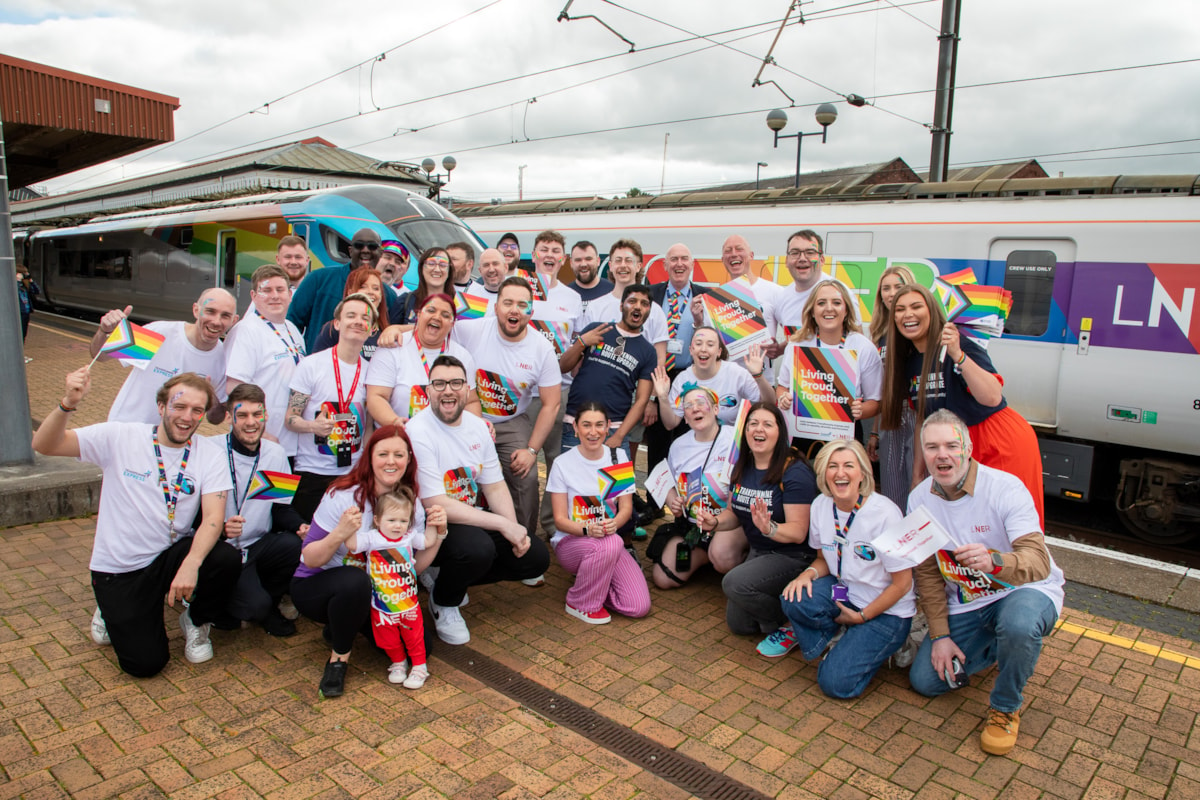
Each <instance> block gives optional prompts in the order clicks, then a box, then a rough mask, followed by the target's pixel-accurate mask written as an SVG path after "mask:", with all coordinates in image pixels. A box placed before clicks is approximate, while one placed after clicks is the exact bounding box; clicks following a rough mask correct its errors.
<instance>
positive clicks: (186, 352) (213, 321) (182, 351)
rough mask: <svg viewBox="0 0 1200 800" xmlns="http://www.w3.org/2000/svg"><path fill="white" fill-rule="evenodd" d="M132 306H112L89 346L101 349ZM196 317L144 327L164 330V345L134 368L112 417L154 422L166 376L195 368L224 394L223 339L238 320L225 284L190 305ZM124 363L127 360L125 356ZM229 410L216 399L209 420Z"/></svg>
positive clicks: (216, 419)
mask: <svg viewBox="0 0 1200 800" xmlns="http://www.w3.org/2000/svg"><path fill="white" fill-rule="evenodd" d="M131 311H133V306H126V307H125V308H124V310H122V309H119V308H114V309H113V310H112V311H109V312H108V313H107V314H105V315H104V317H103V318H102V319H101V320H100V327H99V328H97V329H96V335H95V336H93V337H92V341H91V344H90V346H89V350H90V352H91V354H92V356H95V355H96V354H97V353H99V352H100V348H101V347H103V346H104V342H105V340H106V339H108V337H109V335H110V334H111V333H112V332H113V331H114V330H115V329H116V328H117V326H118V325H120V324H121V321H122V320H124V319H125V318H126V317H127V316H129V314H130V312H131ZM192 315H193V317H195V320H196V321H195V322H186V323H185V322H165V321H163V322H151V323H150V324H148V325H147V326H146V327H147V328H149V329H150V330H152V331H154V332H156V333H160V334H162V335H163V337H164V339H163V343H162V346H161V347H159V349H158V352H156V353H155V354H154V357H153V358H151V359H150V363H148V364H147V365H146V366H145V368H144V369H132V370H130V372H129V375H128V376H127V377H126V378H125V383H124V384H122V385H121V391H120V392H118V393H117V399H116V400H114V401H113V404H112V408H111V409H109V412H108V421H109V422H155V421H157V420H158V418H159V416H160V414H159V410H158V408H157V407H156V406H155V402H154V394H155V392H157V391H158V387H159V386H161V385H162V382H163V381H165V380H167V379H168V378H171V377H174V376H175V375H179V374H181V373H184V372H194V373H196V374H198V375H200V376H201V377H203V378H205V379H206V380H208V381H209V382H210V383H211V384H212V386H213V388H214V389H215V390H216V391H217V393H218V394H219V395H220V397H221V398H222V399H223V398H224V397H225V344H224V342H222V341H221V339H222V337H224V336H225V334H227V333H229V329H230V328H232V327H233V325H234V323H235V322H237V319H238V315H237V303H236V301H235V300H234V299H233V295H231V294H230V293H229V292H227V291H225V290H224V289H206V290H205V291H204V292H203V293H202V294H201V295H200V297H199V299H197V300H196V302H195V303H193V304H192ZM121 363H122V364H124V365H125V366H126V367H128V366H130V364H129V362H127V361H122V362H121ZM224 418H225V409H224V408H222V407H221V406H219V405H217V404H215V403H214V404H213V406H212V407H211V408H210V412H209V420H210V421H211V422H213V423H214V424H220V422H221V421H222V420H223V419H224Z"/></svg>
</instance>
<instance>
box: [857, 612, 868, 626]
mask: <svg viewBox="0 0 1200 800" xmlns="http://www.w3.org/2000/svg"><path fill="white" fill-rule="evenodd" d="M858 616H859V618H860V619H861V620H862V624H863V625H866V624H867V615H866V614H864V613H863V612H861V611H859V612H858Z"/></svg>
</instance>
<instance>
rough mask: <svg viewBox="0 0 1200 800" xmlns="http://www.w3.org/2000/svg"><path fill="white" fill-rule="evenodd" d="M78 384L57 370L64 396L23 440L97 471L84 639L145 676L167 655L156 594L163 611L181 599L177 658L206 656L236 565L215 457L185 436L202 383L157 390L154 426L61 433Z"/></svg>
mask: <svg viewBox="0 0 1200 800" xmlns="http://www.w3.org/2000/svg"><path fill="white" fill-rule="evenodd" d="M90 388H91V375H90V374H89V372H88V368H87V367H82V368H80V369H78V370H76V371H74V372H72V373H70V374H69V375H67V379H66V394H65V395H64V396H63V399H62V401H61V402H60V403H59V404H58V407H57V408H55V409H53V410H51V411H50V413H49V414H47V415H46V418H45V421H44V422H43V423H42V425H41V427H39V428H38V430H37V432H36V433H34V435H33V448H34V449H35V450H37V452H39V453H41V454H42V455H48V456H67V457H70V458H78V459H79V460H81V461H89V462H91V463H93V464H97V465H99V466H100V468H101V469H102V470H103V471H104V477H103V482H102V483H101V488H100V510H99V514H98V515H97V517H96V536H95V540H94V543H93V545H92V559H91V565H90V566H91V571H92V576H91V577H92V589H93V591H94V592H95V596H96V603H97V606H98V607H97V609H96V613H95V614H94V615H93V616H92V623H91V635H92V640H93V641H95V642H96V644H112V646H113V650H115V651H116V655H117V663H118V664H120V667H121V669H122V670H124V671H125V672H127V673H129V674H130V675H133V676H136V677H139V678H146V677H150V676H151V675H157V674H158V673H159V672H160V671H161V670H162V668H163V667H164V666H166V664H167V661H168V659H169V658H170V651H169V649H168V643H167V632H166V627H165V626H164V624H163V615H162V606H161V604H162V601H163V598H164V597H165V598H166V601H167V605H169V606H171V607H174V606H175V601H177V600H178V601H181V602H182V604H183V613H181V614H180V615H179V626H180V627H181V628H182V629H183V635H184V655H185V656H186V657H187V659H188V661H191V662H192V663H194V664H199V663H202V662H204V661H208V660H209V659H211V658H212V657H213V648H212V643H211V642H210V641H209V638H208V633H209V627H210V624H211V622H212V620H213V618H214V617H215V616H216V615H217V614H219V613H220V612H221V610H222V609H223V608H225V605H226V603H228V601H229V596H230V592H232V590H233V586H234V583H235V582H236V581H237V576H238V569H239V563H240V559H239V557H238V553H237V551H236V550H234V549H233V547H231V546H230V545H229V544H227V543H225V542H222V541H220V536H221V527H222V522H223V520H224V516H225V515H224V512H225V498H226V493H227V492H228V491H229V490H230V488H231V484H230V480H229V473H228V472H227V471H226V470H225V468H224V465H223V460H224V454H223V453H221V451H220V450H218V449H217V448H216V447H214V446H213V445H212V443H211V442H209V441H207V440H205V439H202V438H198V437H193V434H194V433H195V432H196V428H198V427H199V426H200V422H201V420H203V419H204V414H205V412H206V411H207V410H208V409H209V408H210V407H211V406H212V405H213V404H215V403H216V398H215V396H214V394H213V389H212V386H211V385H210V384H209V382H208V379H207V378H204V377H202V376H200V375H197V374H195V373H193V372H183V373H180V374H178V375H175V376H174V377H172V378H171V379H170V380H168V381H167V382H166V383H164V384H163V385H162V386H161V387H159V389H158V392H157V395H156V398H155V399H156V402H157V409H158V418H157V419H156V420H155V424H153V425H151V424H146V423H139V422H102V423H100V424H98V425H88V426H87V427H84V428H79V429H78V430H67V417H68V416H69V415H70V414H71V413H73V412H74V411H75V410H76V408H77V407H78V406H79V404H80V403H81V402H83V400H84V398H85V397H86V396H87V394H88V390H89V389H90ZM198 513H199V514H200V515H201V516H200V524H199V526H198V527H196V528H194V529H193V527H192V521H193V520H195V519H196V517H197V514H198Z"/></svg>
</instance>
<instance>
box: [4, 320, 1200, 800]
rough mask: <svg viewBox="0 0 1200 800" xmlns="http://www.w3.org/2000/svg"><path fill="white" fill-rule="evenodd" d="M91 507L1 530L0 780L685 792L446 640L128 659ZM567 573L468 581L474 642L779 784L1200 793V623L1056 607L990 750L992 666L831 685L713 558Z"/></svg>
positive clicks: (257, 645)
mask: <svg viewBox="0 0 1200 800" xmlns="http://www.w3.org/2000/svg"><path fill="white" fill-rule="evenodd" d="M35 334H37V330H36V329H31V331H30V341H29V343H28V349H27V352H28V353H29V355H32V356H33V357H34V358H35V361H34V362H33V363H32V364H31V365H30V367H31V370H30V374H31V387H32V386H34V385H41V383H36V384H35V381H36V382H41V381H42V380H43V378H44V379H45V380H46V381H51V382H50V384H47V385H48V386H49V387H50V389H49V390H48V391H49V392H50V394H49V395H48V396H47V395H42V397H43V398H44V400H43V405H44V404H45V403H52V402H53V393H54V392H58V391H59V388H58V387H59V386H61V383H59V382H58V381H60V380H61V374H58V373H56V374H54V375H52V376H43V375H41V374H40V372H41V370H38V369H37V367H38V366H39V364H41V365H42V366H43V367H46V366H47V365H48V364H51V363H54V361H55V359H54V358H53V357H52V355H51V352H47V353H45V354H44V360H43V359H42V358H39V350H38V347H39V343H38V341H37V340H36V339H35ZM45 335H46V336H52V334H45ZM80 346H81V347H85V345H83V344H82V343H80ZM47 350H48V351H52V350H53V343H48V344H47ZM81 363H82V362H81ZM108 366H112V365H108ZM106 368H107V367H106ZM115 369H118V370H120V369H121V368H120V367H115ZM47 371H48V370H47ZM61 371H65V367H64V368H63V369H62V370H59V372H61ZM35 373H37V374H35ZM121 375H122V373H117V377H116V379H115V381H116V382H117V383H119V380H120V379H121ZM97 387H98V394H97V397H96V398H94V399H95V401H96V407H100V406H103V407H104V408H105V409H106V408H107V406H106V405H104V403H102V402H101V400H100V397H99V387H100V382H99V381H98V382H97ZM43 391H47V390H43ZM113 391H114V392H115V388H114V389H113ZM31 394H35V392H34V391H32V390H31ZM35 396H36V395H35ZM34 413H35V416H38V413H37V407H36V401H35V408H34ZM81 414H82V412H81ZM99 416H100V417H102V416H103V413H102V411H101V412H99ZM79 421H80V422H81V423H86V422H87V421H88V418H86V417H83V416H81V417H80V420H79ZM93 531H94V519H81V520H70V521H62V522H54V523H46V524H42V525H33V526H24V527H20V528H11V529H8V530H4V531H0V800H3V798H8V797H18V796H20V797H30V798H41V797H79V798H109V797H139V798H140V797H162V796H170V797H173V798H174V797H181V798H190V797H227V798H235V797H269V798H280V799H283V798H287V799H289V800H291V799H292V798H306V797H329V798H333V797H347V796H350V797H379V798H397V797H412V798H438V797H453V798H494V797H500V798H511V799H512V800H516V799H517V798H530V797H546V798H577V797H578V798H582V797H594V798H615V799H620V798H635V797H636V798H677V797H679V798H682V797H686V796H687V795H686V793H684V792H681V791H680V790H679V789H677V788H676V787H674V786H673V785H671V784H669V783H667V782H665V781H663V780H661V779H659V778H657V777H655V776H654V775H652V774H650V773H648V772H646V771H644V770H642V769H640V768H638V767H637V766H635V765H632V764H630V763H629V762H626V761H624V760H623V759H621V758H618V757H616V756H614V755H613V754H611V753H610V752H608V751H606V750H605V749H603V748H601V747H598V746H596V745H595V744H593V743H591V742H589V741H588V740H587V739H585V738H583V737H581V736H579V735H577V734H575V733H572V732H570V731H568V730H566V729H565V728H562V727H559V726H556V725H554V724H552V723H549V722H548V721H547V720H545V719H543V718H542V717H540V716H538V715H536V714H534V713H532V712H530V711H528V710H527V709H524V708H523V707H521V706H520V705H519V704H517V703H516V702H514V701H512V700H510V699H509V698H507V697H505V696H504V695H502V694H500V693H498V692H496V691H493V690H491V689H489V688H486V687H484V686H483V685H482V684H480V683H479V682H478V681H476V680H474V679H473V678H471V677H470V676H469V675H467V674H465V673H463V672H459V671H457V670H455V669H453V668H451V667H448V666H447V665H446V664H445V663H444V662H441V661H439V660H438V657H437V655H438V649H439V647H444V645H440V644H439V645H436V646H435V647H434V650H433V653H432V660H431V663H430V666H431V669H432V672H433V677H432V678H431V679H430V680H429V682H428V683H427V684H426V686H425V688H424V689H422V690H420V691H417V692H410V691H407V690H405V689H402V688H400V687H396V686H392V685H389V684H388V683H387V682H386V678H385V670H386V663H385V658H384V657H383V656H381V655H379V654H377V653H376V652H374V651H373V650H372V649H371V648H370V647H368V646H367V645H366V644H365V642H363V641H362V640H361V639H360V640H359V642H358V644H357V645H356V647H355V650H354V654H353V656H352V660H351V666H352V669H351V673H350V676H349V679H348V687H347V688H348V691H347V694H346V695H345V696H344V697H342V698H338V699H335V700H328V701H321V700H319V699H318V697H317V691H316V683H317V680H318V678H319V672H320V668H321V663H322V661H323V660H324V658H325V657H326V655H327V648H326V647H325V645H324V643H323V642H322V640H321V634H320V630H319V628H318V627H317V626H316V625H313V624H311V623H309V622H307V621H301V622H300V634H299V635H297V636H295V637H293V638H290V639H285V640H278V639H272V638H270V637H268V636H266V635H265V634H264V633H263V632H261V631H260V630H257V629H254V630H250V629H247V630H242V631H238V632H233V633H221V632H214V643H215V647H216V657H215V658H214V660H212V661H210V662H208V663H207V664H201V665H192V664H189V663H188V662H186V661H185V660H184V659H183V658H182V652H181V651H182V639H181V634H180V632H179V629H178V624H177V622H176V617H175V614H174V613H172V612H170V611H168V612H167V619H168V631H169V633H170V635H171V637H172V643H173V658H172V660H171V662H170V664H169V665H168V666H167V668H166V670H164V671H163V673H162V674H160V675H158V676H156V677H154V678H151V679H147V680H137V679H133V678H130V677H128V676H125V675H123V674H121V673H120V671H119V670H118V669H117V667H116V665H115V660H114V658H113V655H112V651H111V649H110V648H106V647H98V646H96V645H94V644H93V643H92V642H91V640H90V638H89V637H88V632H87V631H88V622H89V619H90V616H91V611H92V609H93V607H94V605H93V600H92V598H91V590H90V587H89V585H88V573H87V560H88V554H89V552H90V547H91V537H92V534H93ZM568 581H569V576H567V575H566V574H565V573H564V572H563V571H562V570H561V569H560V568H558V567H557V565H555V566H553V567H552V568H551V570H550V572H549V574H548V575H547V584H546V586H545V587H543V588H540V589H530V588H527V587H524V586H521V585H519V584H513V585H509V584H505V585H501V586H487V587H475V588H473V589H472V591H471V604H470V605H469V606H468V607H467V609H466V611H465V612H464V613H465V616H466V618H467V620H468V623H469V624H470V626H471V631H472V637H473V638H472V643H471V647H474V648H476V649H477V650H479V651H480V652H482V653H484V654H486V655H488V656H490V657H492V658H494V659H496V660H498V661H500V662H502V663H504V664H506V665H507V666H509V667H511V668H513V669H515V670H517V671H519V672H520V673H522V674H523V675H525V676H526V677H527V678H530V679H532V680H535V681H537V682H539V683H540V684H541V685H543V686H545V687H547V688H548V689H551V690H553V691H556V692H559V693H561V694H563V695H565V696H567V697H569V698H571V699H572V700H574V701H576V702H578V703H580V704H582V705H585V706H587V707H589V708H592V709H594V710H595V711H596V712H598V713H600V714H603V715H604V716H606V717H607V718H609V719H612V720H614V721H616V722H618V723H620V724H623V725H626V726H628V727H629V728H631V729H633V730H635V731H637V732H639V733H641V734H643V735H645V736H647V737H650V738H652V739H654V740H656V741H659V742H661V743H663V744H665V745H667V746H670V747H674V748H677V749H678V750H679V751H680V752H682V753H685V754H687V755H689V756H691V757H693V758H696V759H698V760H701V761H703V762H704V763H706V764H708V765H709V766H711V767H713V768H714V769H717V770H720V771H721V772H723V773H724V774H726V775H728V776H729V777H732V778H734V779H736V780H738V781H741V782H742V783H745V784H747V785H749V786H751V787H753V788H755V789H757V790H759V791H761V792H763V793H765V794H767V795H770V796H772V797H777V798H781V799H784V798H786V799H787V800H792V799H793V798H823V797H834V798H845V799H846V800H853V799H854V798H870V797H879V798H913V797H920V798H956V797H970V798H976V797H978V798H1000V797H1003V798H1009V797H1012V798H1026V797H1028V798H1034V797H1045V798H1110V797H1111V798H1131V799H1132V798H1147V797H1150V798H1195V797H1200V727H1197V723H1196V715H1197V713H1198V712H1200V645H1197V644H1195V643H1193V642H1190V641H1187V640H1184V639H1178V638H1174V637H1172V636H1169V635H1165V634H1160V633H1156V632H1153V631H1148V630H1144V629H1141V628H1139V627H1137V626H1134V625H1130V624H1128V623H1120V622H1113V621H1109V620H1106V619H1103V618H1101V617H1096V616H1092V615H1088V614H1084V613H1081V612H1078V611H1073V610H1067V611H1066V612H1065V614H1064V622H1065V623H1067V624H1065V625H1064V626H1063V627H1062V628H1061V629H1060V630H1059V631H1057V632H1056V633H1055V634H1054V635H1053V636H1052V637H1050V638H1049V639H1048V640H1047V642H1046V647H1045V649H1044V651H1043V655H1042V658H1041V661H1040V663H1039V665H1038V670H1037V673H1036V674H1035V676H1034V677H1033V678H1032V680H1031V681H1030V683H1029V686H1028V687H1027V692H1026V694H1027V702H1026V710H1025V713H1024V715H1023V717H1022V726H1021V735H1020V738H1019V740H1018V745H1017V748H1016V749H1015V750H1014V751H1013V753H1012V754H1010V755H1009V756H1008V757H1005V758H996V757H989V756H985V755H984V754H983V753H982V752H981V751H980V750H979V747H978V731H979V727H980V722H981V720H982V717H983V714H984V711H985V709H986V705H987V690H988V689H989V688H990V686H991V682H992V678H993V673H990V672H989V673H985V674H984V675H983V676H977V677H976V678H975V679H974V681H973V683H972V685H971V686H970V687H969V688H967V689H964V690H962V691H959V692H956V693H952V694H950V695H947V696H943V697H941V698H937V699H934V700H927V699H925V698H922V697H920V696H918V695H916V694H915V693H914V692H912V691H911V690H910V689H909V688H908V686H907V681H906V676H905V674H904V672H903V671H898V670H891V669H884V670H883V671H882V672H881V673H880V676H879V677H878V678H877V679H876V681H875V682H874V683H873V684H872V686H871V687H870V688H869V689H868V691H867V692H866V694H865V695H864V696H863V697H861V698H859V699H858V700H855V701H835V700H830V699H828V698H825V697H824V696H823V695H822V694H821V693H820V691H819V689H818V688H817V686H816V680H815V678H816V668H815V666H814V665H812V664H808V663H806V662H804V661H803V660H802V659H800V658H799V657H796V656H794V655H793V656H789V657H787V658H784V659H781V660H779V661H774V662H768V661H765V660H763V659H761V658H759V657H758V656H756V655H755V654H754V650H753V646H754V642H753V641H752V640H748V639H744V638H741V637H736V636H733V635H731V634H730V633H728V631H727V630H726V628H725V625H724V616H723V611H724V606H723V598H722V596H721V592H720V585H719V581H718V580H717V579H716V577H715V576H712V575H711V573H710V574H705V575H702V576H701V577H700V578H699V579H698V580H696V581H695V582H694V583H693V584H692V585H689V586H686V587H683V588H681V589H678V590H675V591H671V592H659V591H657V590H654V591H653V594H652V597H653V600H654V610H653V611H652V613H651V614H650V616H648V617H647V618H645V619H641V620H627V619H621V618H617V619H615V620H614V622H613V624H611V625H606V626H599V627H593V626H586V625H584V624H582V623H579V622H577V621H575V620H573V619H570V618H568V617H567V616H566V615H565V614H564V613H563V597H564V594H565V592H566V588H567V585H568ZM1193 619H1195V617H1193Z"/></svg>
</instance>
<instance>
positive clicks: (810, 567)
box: [800, 566, 821, 578]
mask: <svg viewBox="0 0 1200 800" xmlns="http://www.w3.org/2000/svg"><path fill="white" fill-rule="evenodd" d="M810 569H811V570H812V574H813V576H814V577H817V578H819V577H821V575H820V574H819V573H818V572H817V568H816V567H813V566H808V567H805V568H804V572H808V571H809V570H810ZM804 572H801V573H800V574H801V575H803V574H804Z"/></svg>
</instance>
